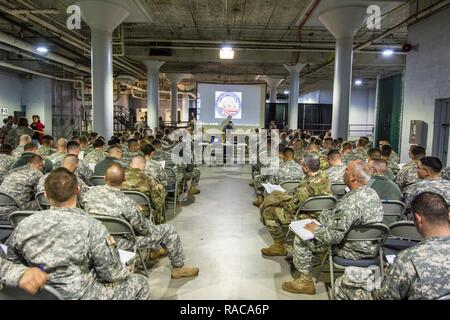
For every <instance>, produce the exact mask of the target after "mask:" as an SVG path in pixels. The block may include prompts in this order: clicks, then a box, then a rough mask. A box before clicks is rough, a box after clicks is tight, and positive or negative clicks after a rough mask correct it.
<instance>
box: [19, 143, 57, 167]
mask: <svg viewBox="0 0 450 320" xmlns="http://www.w3.org/2000/svg"><path fill="white" fill-rule="evenodd" d="M23 151H24V152H23V153H22V155H21V156H20V158H18V159H17V160H16V161H15V162H14V163H13V165H12V166H11V169H16V168H19V167H21V166H25V165H26V164H27V163H28V160H30V158H31V157H33V156H35V155H37V151H38V147H37V146H36V145H35V144H34V143H33V142H30V143H27V144H26V145H25V146H24V148H23ZM52 170H53V163H52V162H51V161H50V160H48V159H44V173H49V172H50V171H52Z"/></svg>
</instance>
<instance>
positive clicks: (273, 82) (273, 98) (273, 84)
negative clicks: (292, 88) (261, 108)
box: [262, 76, 284, 103]
mask: <svg viewBox="0 0 450 320" xmlns="http://www.w3.org/2000/svg"><path fill="white" fill-rule="evenodd" d="M262 79H263V80H264V81H265V82H266V83H267V85H268V86H269V89H270V91H269V101H270V103H276V102H277V87H278V86H279V85H280V83H281V82H283V80H284V79H278V78H272V77H268V76H264V77H263V78H262Z"/></svg>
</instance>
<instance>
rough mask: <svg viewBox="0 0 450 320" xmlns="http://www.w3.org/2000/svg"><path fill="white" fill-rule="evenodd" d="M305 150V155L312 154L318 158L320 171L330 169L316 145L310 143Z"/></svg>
mask: <svg viewBox="0 0 450 320" xmlns="http://www.w3.org/2000/svg"><path fill="white" fill-rule="evenodd" d="M307 150H308V151H307V154H312V155H315V156H316V157H318V158H319V161H320V170H322V171H325V170H327V169H329V168H330V164H329V163H328V160H327V157H326V156H324V155H323V154H321V153H320V147H319V146H318V145H317V144H315V143H311V144H310V145H308V149H307Z"/></svg>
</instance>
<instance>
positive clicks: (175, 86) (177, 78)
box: [166, 73, 189, 123]
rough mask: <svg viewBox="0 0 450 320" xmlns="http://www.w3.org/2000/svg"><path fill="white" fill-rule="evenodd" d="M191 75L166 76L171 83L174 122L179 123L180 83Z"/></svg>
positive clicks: (173, 74) (170, 74) (171, 74)
mask: <svg viewBox="0 0 450 320" xmlns="http://www.w3.org/2000/svg"><path fill="white" fill-rule="evenodd" d="M187 77H189V75H186V74H183V73H169V74H166V78H167V79H168V80H169V81H170V85H171V87H170V91H171V93H170V101H171V109H172V112H171V114H172V122H174V123H177V122H178V119H177V109H178V83H179V82H180V81H181V80H183V79H184V78H187Z"/></svg>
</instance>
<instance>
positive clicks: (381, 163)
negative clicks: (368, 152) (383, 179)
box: [369, 159, 388, 176]
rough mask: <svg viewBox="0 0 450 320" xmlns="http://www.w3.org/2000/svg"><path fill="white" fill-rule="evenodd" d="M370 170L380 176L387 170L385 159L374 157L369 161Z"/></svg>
mask: <svg viewBox="0 0 450 320" xmlns="http://www.w3.org/2000/svg"><path fill="white" fill-rule="evenodd" d="M369 168H370V172H371V174H372V175H373V176H382V175H384V174H385V173H386V171H387V168H388V166H387V161H386V160H384V159H375V160H371V161H369Z"/></svg>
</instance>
